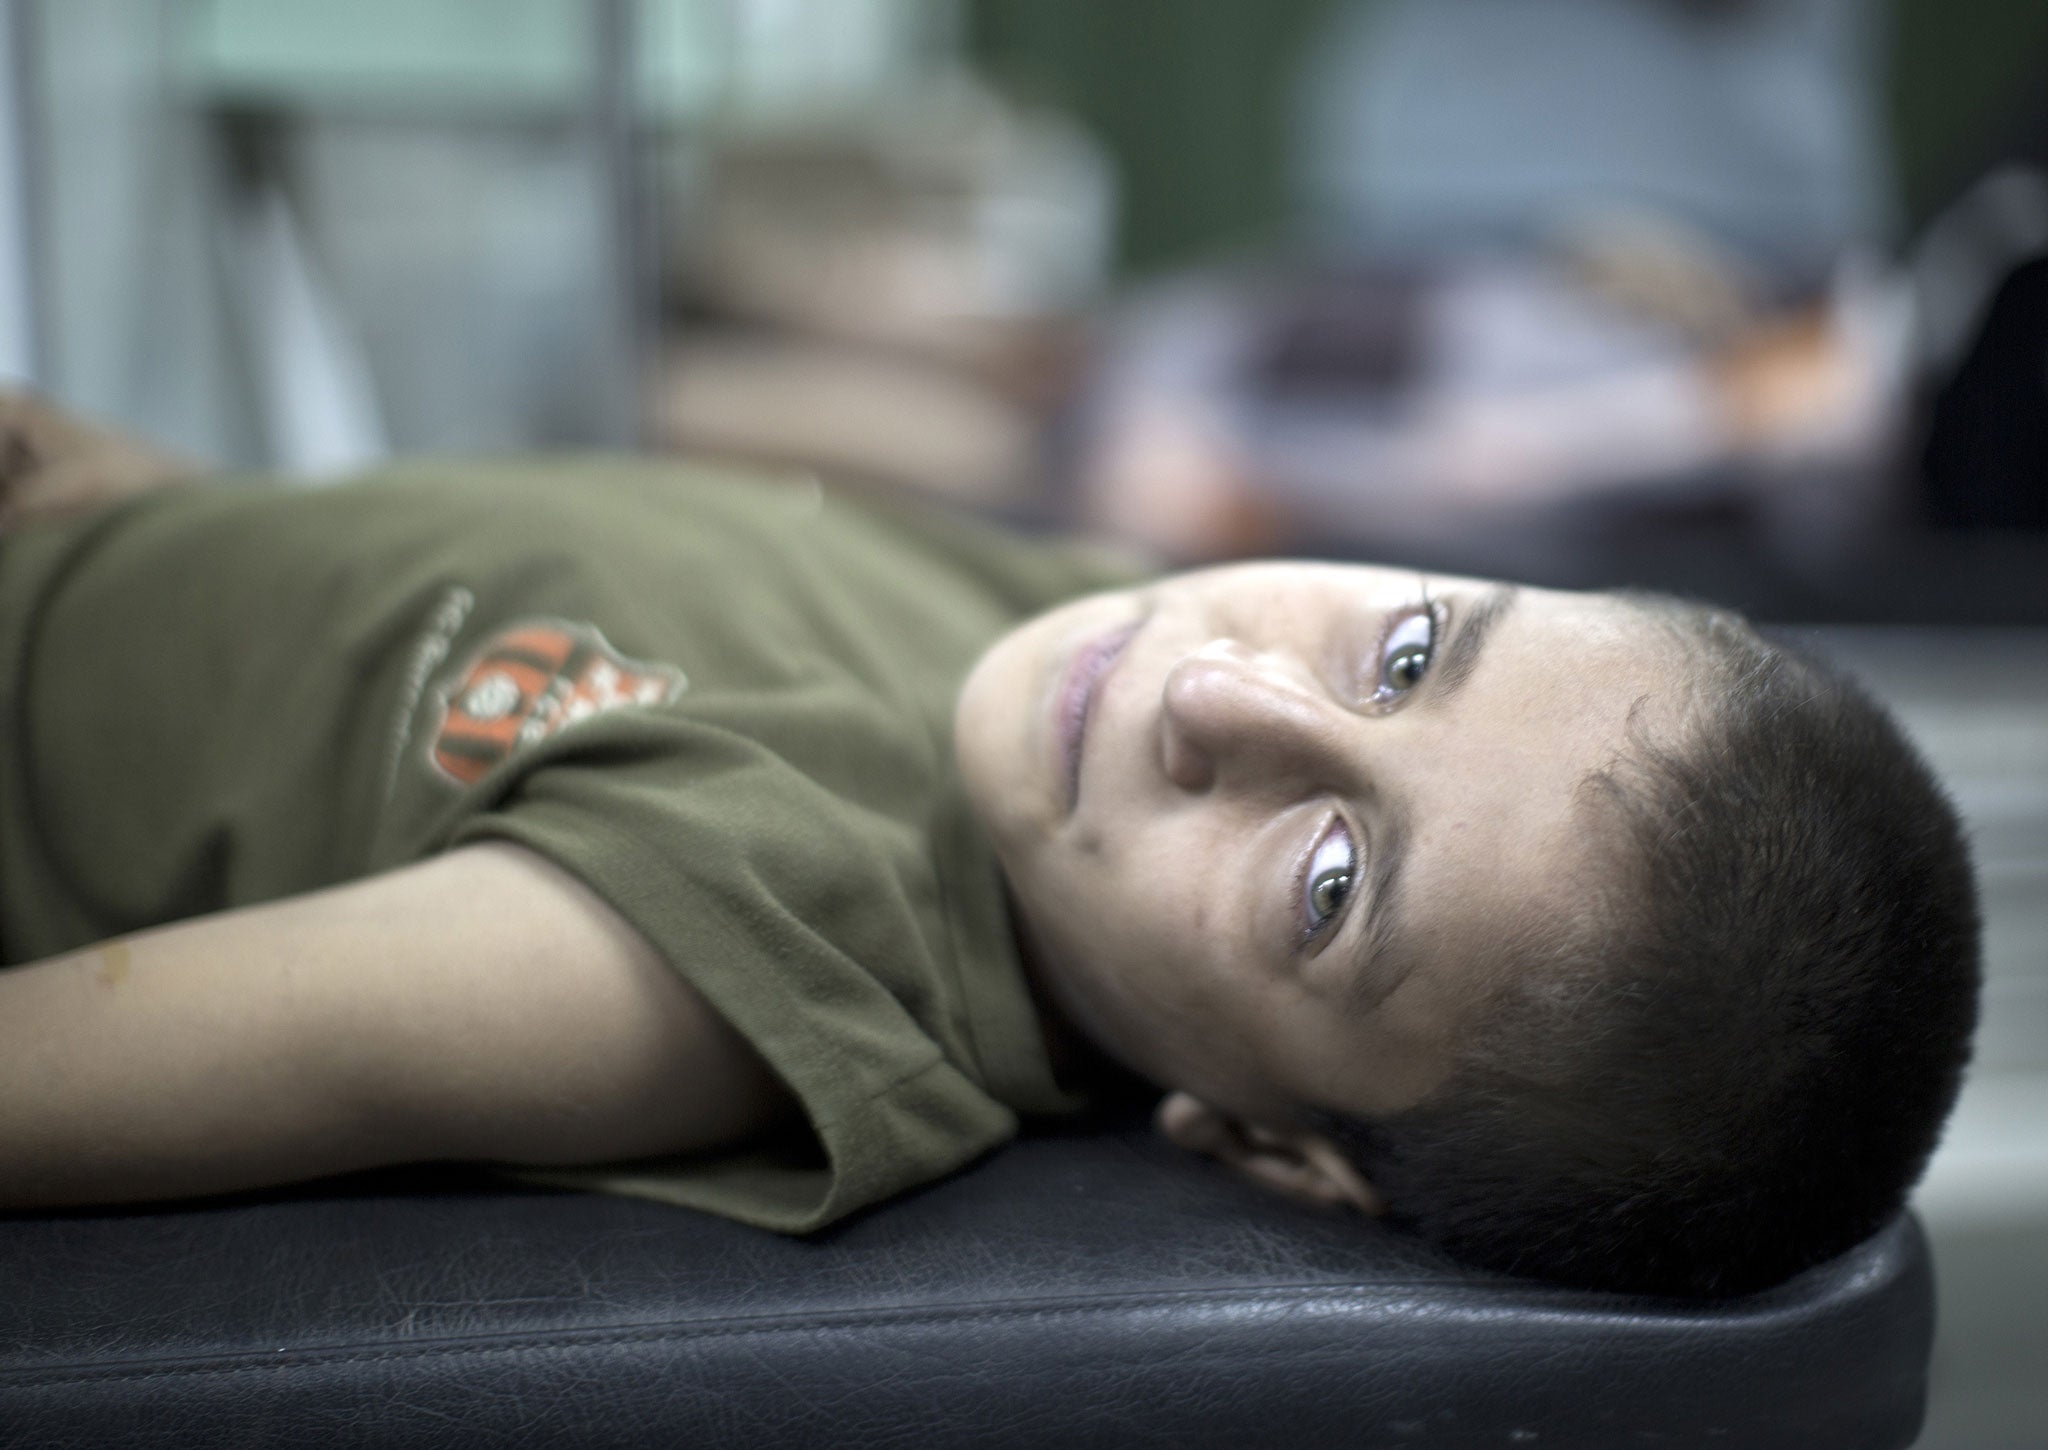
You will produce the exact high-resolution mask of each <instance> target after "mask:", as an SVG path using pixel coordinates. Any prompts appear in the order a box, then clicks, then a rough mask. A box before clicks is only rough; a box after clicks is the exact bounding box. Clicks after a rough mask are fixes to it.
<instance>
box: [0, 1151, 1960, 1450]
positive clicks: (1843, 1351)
mask: <svg viewBox="0 0 2048 1450" xmlns="http://www.w3.org/2000/svg"><path fill="white" fill-rule="evenodd" d="M0 1286H4V1293H0V1445H4V1446H7V1447H17V1446H19V1447H31V1446H33V1447H38V1450H40V1447H60V1446H80V1447H85V1446H90V1447H94V1450H104V1447H115V1446H120V1447H131V1446H132V1447H143V1446H206V1447H219V1446H240V1445H305V1446H330V1445H378V1446H395V1447H412V1446H420V1447H425V1446H449V1447H453V1446H470V1445H491V1446H510V1445H535V1446H643V1445H644V1446H692V1447H712V1446H749V1447H754V1446H784V1445H831V1446H859V1445H883V1446H905V1447H934V1446H951V1445H975V1446H1032V1447H1039V1446H1092V1445H1103V1446H1111V1445H1114V1446H1129V1445H1153V1446H1175V1447H1180V1446H1233V1447H1242V1446H1287V1447H1303V1446H1311V1447H1312V1446H1325V1445H1329V1446H1350V1445H1356V1446H1375V1447H1377V1446H1418V1447H1439V1446H1441V1447H1454V1446H1455V1447H1463V1446H1482V1445H1484V1446H1502V1447H1515V1450H1521V1447H1530V1450H1540V1447H1543V1446H1563V1447H1573V1450H1603V1447H1616V1450H1619V1447H1624V1446H1625V1447H1630V1450H1638V1447H1644V1446H1692V1445H1699V1446H1721V1447H1727V1450H1773V1447H1787V1450H1833V1447H1898V1446H1905V1445H1908V1444H1910V1443H1911V1441H1912V1439H1913V1437H1914V1435H1915V1433H1916V1432H1917V1430H1918V1428H1919V1424H1920V1417H1921V1413H1922V1406H1923V1398H1924V1394H1925V1384H1926V1369H1927V1360H1928V1351H1929V1342H1930V1338H1931V1335H1932V1329H1933V1289H1932V1282H1931V1278H1930V1272H1929V1263H1928V1255H1927V1247H1926V1242H1925V1240H1924V1238H1923V1236H1922V1233H1921V1231H1920V1228H1919V1226H1918V1225H1917V1224H1916V1223H1915V1221H1914V1220H1913V1219H1912V1218H1911V1217H1910V1216H1909V1217H1905V1218H1902V1219H1900V1220H1898V1221H1896V1222H1894V1223H1893V1224H1891V1225H1890V1226H1889V1227H1888V1228H1886V1229H1884V1230H1883V1231H1882V1232H1880V1233H1879V1234H1878V1235H1877V1236H1876V1237H1875V1238H1873V1239H1871V1240H1870V1241H1869V1242H1868V1243H1866V1244H1864V1245H1862V1246H1861V1247H1860V1248H1858V1249H1856V1250H1855V1251H1853V1252H1851V1253H1850V1254H1848V1255H1846V1256H1845V1257H1843V1258H1842V1259H1840V1260H1838V1261H1836V1262H1834V1263H1831V1264H1827V1265H1824V1266H1822V1267H1820V1268H1818V1269H1815V1270H1813V1271H1811V1272H1809V1273H1807V1274H1804V1275H1802V1276H1801V1277H1799V1278H1797V1279H1794V1280H1793V1281H1791V1282H1790V1283H1787V1284H1785V1285H1783V1286H1781V1287H1779V1288H1777V1289H1774V1290H1772V1291H1769V1292H1766V1293H1763V1294H1759V1295H1756V1296H1754V1297H1750V1298H1745V1299H1737V1300H1732V1301H1726V1302H1720V1303H1710V1304H1699V1303H1689V1302H1679V1301H1660V1300H1651V1299H1638V1298H1629V1297H1620V1296H1604V1295H1592V1294H1585V1293H1579V1292H1573V1291H1569V1290H1563V1289H1554V1288H1549V1287H1545V1286H1543V1285H1539V1284H1531V1283H1522V1282H1516V1281H1511V1280H1504V1279H1500V1278H1495V1277H1490V1276H1487V1275H1483V1274H1479V1273H1475V1272H1472V1271H1469V1270H1465V1269H1461V1268H1459V1267H1456V1266H1454V1265H1452V1264H1449V1263H1447V1262H1445V1261H1444V1260H1442V1259H1440V1258H1438V1257H1437V1256H1435V1255H1433V1254H1431V1253H1429V1252H1427V1251H1425V1250H1424V1249H1422V1248H1421V1247H1419V1246H1418V1245H1416V1244H1414V1243H1413V1242H1411V1241H1409V1240H1407V1239H1404V1238H1402V1237H1399V1236H1397V1235H1394V1234H1392V1233H1389V1232H1387V1231H1385V1230H1383V1229H1381V1228H1379V1227H1377V1226H1375V1225H1372V1224H1369V1223H1365V1222H1363V1221H1361V1220H1358V1219H1355V1218H1350V1217H1324V1216H1322V1215H1319V1214H1316V1213H1313V1212H1310V1211H1307V1210H1299V1209H1295V1208H1293V1207H1292V1206H1290V1205H1287V1204H1284V1203H1281V1202H1278V1201H1272V1200H1269V1199H1268V1198H1267V1197H1265V1196H1264V1195H1263V1194H1261V1193H1259V1192H1258V1191H1256V1190H1254V1189H1252V1188H1250V1187H1247V1186H1241V1185H1239V1184H1238V1183H1237V1182H1236V1181H1235V1180H1233V1179H1231V1178H1229V1177H1227V1176H1226V1175H1225V1174H1224V1173H1223V1172H1222V1171H1221V1170H1219V1169H1215V1168H1213V1167H1211V1166H1210V1165H1207V1164H1205V1163H1203V1162H1200V1161H1197V1160H1194V1159H1192V1158H1188V1157H1186V1156H1185V1155H1183V1154H1181V1153H1180V1152H1178V1151H1177V1150H1175V1149H1173V1148H1170V1147H1168V1146H1167V1145H1165V1144H1164V1143H1161V1142H1157V1141H1155V1140H1154V1139H1153V1138H1152V1137H1151V1135H1150V1134H1149V1133H1148V1132H1147V1131H1146V1130H1145V1129H1144V1128H1143V1127H1142V1126H1138V1125H1135V1124H1134V1125H1132V1126H1131V1127H1129V1128H1128V1129H1122V1130H1117V1131H1111V1132H1097V1133H1089V1134H1074V1135H1067V1136H1047V1137H1034V1138H1030V1139H1027V1140H1026V1141H1024V1142H1022V1143H1019V1144H1017V1145H1015V1146H1013V1147H1011V1148H1008V1149H1005V1150H1003V1151H1001V1152H999V1153H997V1154H995V1155H993V1156H992V1157H990V1158H989V1159H987V1160H986V1161H984V1162H982V1163H981V1164H979V1165H978V1166H976V1167H975V1168H973V1169H972V1170H970V1171H969V1172H967V1173H965V1174H963V1175H961V1176H959V1177H957V1178H955V1179H953V1180H952V1181H949V1182H946V1183H943V1184H940V1185H938V1186H937V1187H934V1188H932V1189H929V1190H926V1191H924V1192H922V1193H919V1194H917V1195H914V1196H913V1197H911V1198H909V1199H906V1200H903V1201H901V1202H898V1203H895V1204H893V1205H890V1206H888V1207H886V1208H884V1209H881V1210H879V1211H877V1212H873V1213H870V1214H867V1215H865V1216H863V1217H861V1218H859V1219H857V1220H855V1221H853V1222H851V1223H848V1224H845V1225H843V1226H841V1227H839V1228H837V1229H835V1230H833V1231H831V1232H828V1233H826V1234H823V1235H820V1236H818V1237H816V1238H813V1239H809V1240H794V1239H785V1238H779V1237H776V1236H773V1235H769V1234H765V1233H761V1232H757V1231H754V1230H751V1229H747V1228H743V1227H739V1226H737V1225H734V1224H730V1223H726V1222H724V1221H721V1220H718V1219H714V1218H709V1217H705V1216H701V1215H698V1214H694V1213H691V1212H688V1211H685V1210H681V1209H675V1208H669V1207H665V1206H663V1205H659V1204H654V1203H643V1202H637V1201H632V1200H627V1199H620V1198H611V1197H602V1196H597V1195H584V1194H575V1193H558V1192H549V1191H544V1190H538V1189H525V1188H520V1187H517V1186H508V1185H503V1184H499V1183H496V1182H494V1181H492V1180H489V1179H487V1178H481V1177H473V1176H467V1175H454V1174H440V1173H424V1174H412V1175H377V1176H370V1177H364V1178H357V1179H344V1180H338V1181H335V1182H333V1183H329V1184H324V1185H315V1186H314V1187H312V1188H310V1189H306V1190H301V1191H298V1192H293V1193H288V1194H276V1195H265V1196H262V1197H254V1198H246V1199H236V1200H224V1201H217V1202H212V1203H206V1204H200V1205H196V1206H185V1207H166V1208H148V1209H140V1210H131V1211H120V1212H92V1213H73V1214H61V1215H51V1216H40V1217H23V1216H16V1217H12V1218H0Z"/></svg>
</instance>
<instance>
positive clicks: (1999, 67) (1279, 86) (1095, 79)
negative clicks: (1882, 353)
mask: <svg viewBox="0 0 2048 1450" xmlns="http://www.w3.org/2000/svg"><path fill="white" fill-rule="evenodd" d="M1337 3H1340V0H967V17H968V36H969V44H970V46H971V48H972V50H973V52H974V54H975V55H976V57H977V58H978V59H979V60H980V62H981V63H982V64H983V65H984V66H985V67H986V68H987V69H988V70H989V71H990V73H991V74H993V75H994V76H995V77H996V78H997V80H998V81H999V82H1000V83H1002V84H1003V85H1004V86H1005V87H1006V88H1007V89H1008V90H1009V91H1010V92H1011V93H1012V94H1013V95H1016V96H1017V97H1019V98H1020V99H1024V100H1039V101H1047V102H1051V103H1055V104H1059V105H1062V106H1064V107H1066V108H1067V109H1069V110H1071V111H1072V112H1074V113H1075V114H1076V115H1078V116H1079V117H1080V118H1081V119H1082V121H1083V122H1085V123H1086V124H1087V125H1088V126H1090V127H1091V128H1092V129H1093V130H1094V131H1095V133H1096V135H1097V136H1098V137H1100V138H1101V139H1102V141H1103V142H1104V143H1105V144H1106V145H1107V146H1108V147H1109V150H1110V152H1111V154H1112V156H1113V157H1114V158H1115V160H1116V162H1117V165H1118V169H1119V173H1120V176H1121V179H1122V185H1123V189H1124V204H1125V211H1124V218H1123V228H1124V229H1123V235H1122V239H1121V253H1122V255H1121V261H1122V265H1123V268H1124V270H1125V271H1126V272H1143V271H1147V270H1152V269H1155V268H1159V267H1163V266H1171V265H1174V264H1177V263H1181V262H1186V261H1190V260H1193V259H1195V258H1199V257H1205V256H1211V255H1214V254H1216V253H1218V252H1227V251H1230V250H1232V249H1234V248H1238V247H1244V246H1253V245H1257V244H1258V243H1260V242H1261V241H1264V240H1268V239H1270V238H1271V237H1272V236H1273V235H1274V234H1275V233H1276V231H1277V230H1278V229H1279V227H1280V225H1281V224H1282V222H1283V221H1284V220H1285V217H1286V215H1287V209H1288V202H1289V197H1288V194H1287V185H1288V181H1287V170H1286V164H1285V161H1286V146H1287V135H1286V128H1287V116H1286V96H1287V90H1288V80H1289V73H1290V71H1291V70H1292V68H1293V66H1294V64H1295V62H1296V59H1297V57H1298V56H1299V55H1300V53H1301V50H1302V47H1303V45H1304V44H1305V43H1307V41H1308V40H1309V39H1310V38H1311V37H1312V35H1313V33H1314V31H1315V28H1316V25H1317V22H1318V21H1319V20H1320V19H1321V17H1322V16H1323V15H1324V14H1325V13H1327V12H1328V11H1329V10H1330V9H1332V8H1333V7H1334V5H1336V4H1337ZM1530 3H1537V0H1530ZM1891 10H1892V12H1893V14H1892V27H1893V29H1892V36H1893V43H1892V52H1891V56H1892V63H1891V77H1890V82H1889V87H1890V110H1891V117H1892V125H1893V132H1894V145H1895V146H1896V148H1897V157H1898V165H1899V173H1900V187H1901V190H1902V192H1903V194H1904V200H1905V203H1906V210H1907V215H1908V217H1909V218H1911V219H1914V220H1917V219H1919V218H1921V217H1924V216H1925V215H1926V213H1927V211H1928V210H1929V209H1930V208H1932V207H1935V206H1938V205H1939V204H1940V203H1941V202H1942V201H1944V200H1946V199H1947V197H1948V196H1949V195H1950V194H1951V193H1952V191H1953V190H1954V188H1955V187H1956V186H1957V185H1958V184H1959V183H1960V182H1961V181H1962V180H1963V179H1964V178H1965V177H1967V176H1968V175H1969V174H1970V172H1971V171H1972V170H1973V169H1974V167H1975V166H1976V165H1977V164H1979V163H1980V162H1981V160H1982V159H1983V157H1984V155H1985V154H1986V151H1985V148H1986V147H1987V146H1988V144H1989V135H1990V134H1991V133H1992V132H1995V131H1996V130H1997V129H1999V128H2000V127H2001V126H2002V125H2004V124H2006V123H2008V122H2009V121H2010V119H2011V118H2012V117H2013V116H2014V115H2015V113H2016V112H2017V111H2018V110H2019V108H2020V107H2021V105H2022V104H2023V102H2025V101H2026V100H2028V99H2031V100H2032V101H2033V104H2034V105H2035V106H2036V107H2042V108H2048V0H1894V3H1893V4H1892V5H1891ZM2030 89H2031V90H2032V91H2033V92H2034V94H2033V95H2032V96H2031V97H2029V96H2028V94H2027V92H2028V91H2029V90H2030Z"/></svg>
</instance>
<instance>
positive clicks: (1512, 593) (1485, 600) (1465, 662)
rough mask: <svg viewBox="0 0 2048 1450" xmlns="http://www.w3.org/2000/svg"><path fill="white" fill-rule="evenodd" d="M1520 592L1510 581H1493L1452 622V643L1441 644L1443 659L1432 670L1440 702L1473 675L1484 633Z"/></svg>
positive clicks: (1490, 629)
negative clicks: (1462, 613) (1503, 582)
mask: <svg viewBox="0 0 2048 1450" xmlns="http://www.w3.org/2000/svg"><path fill="white" fill-rule="evenodd" d="M1521 593H1522V591H1521V590H1520V589H1518V588H1517V587H1516V586H1514V585H1513V584H1496V585H1494V586H1493V588H1491V589H1489V590H1487V591H1486V592H1485V593H1484V594H1482V595H1480V596H1479V597H1478V598H1477V599H1475V600H1474V601H1473V602H1472V607H1471V608H1470V609H1467V610H1465V611H1464V617H1463V618H1462V619H1456V620H1453V621H1452V625H1453V628H1452V630H1451V642H1450V643H1449V644H1447V645H1445V646H1444V653H1443V658H1442V659H1440V660H1439V661H1437V664H1436V668H1435V669H1434V670H1433V671H1431V675H1432V677H1433V678H1432V683H1433V684H1434V686H1435V689H1434V692H1433V693H1434V694H1435V696H1436V698H1437V700H1438V702H1439V703H1441V702H1442V701H1444V700H1448V699H1449V698H1450V697H1451V696H1453V695H1455V694H1456V693H1457V692H1458V691H1459V690H1460V689H1462V688H1464V685H1465V682H1466V681H1467V680H1469V679H1471V678H1472V670H1473V668H1474V667H1475V666H1476V665H1477V664H1478V663H1479V649H1480V646H1482V645H1484V644H1485V643H1486V636H1487V635H1488V634H1490V633H1492V631H1493V627H1494V626H1495V625H1496V624H1499V623H1500V621H1501V618H1502V616H1504V615H1505V614H1506V613H1507V612H1508V611H1509V610H1510V609H1512V608H1513V607H1514V604H1515V600H1517V599H1518V598H1520V597H1521Z"/></svg>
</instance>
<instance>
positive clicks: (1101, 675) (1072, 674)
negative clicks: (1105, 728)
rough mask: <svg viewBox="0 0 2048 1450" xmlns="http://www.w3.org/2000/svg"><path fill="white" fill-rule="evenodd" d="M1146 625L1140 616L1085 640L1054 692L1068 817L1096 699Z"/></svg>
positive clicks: (1076, 793) (1075, 800) (1078, 789)
mask: <svg viewBox="0 0 2048 1450" xmlns="http://www.w3.org/2000/svg"><path fill="white" fill-rule="evenodd" d="M1144 622H1145V621H1144V619H1143V618H1142V617H1140V618H1138V619H1134V620H1132V621H1130V622H1129V623H1128V624H1123V625H1119V626H1118V627H1116V628H1115V629H1112V630H1108V631H1106V632H1104V633H1102V634H1098V635H1095V636H1093V637H1092V638H1090V639H1088V640H1086V641H1084V642H1083V643H1082V644H1081V646H1080V647H1079V648H1078V649H1076V650H1075V651H1074V653H1073V655H1072V656H1071V657H1070V658H1069V659H1068V661H1067V667H1066V669H1065V670H1064V671H1062V672H1061V675H1060V685H1059V689H1058V690H1056V691H1055V692H1054V693H1053V704H1052V709H1053V730H1054V736H1055V738H1056V739H1057V740H1058V742H1059V747H1060V758H1061V764H1062V765H1063V766H1064V768H1065V779H1066V783H1067V802H1066V806H1067V814H1068V815H1072V814H1073V811H1074V807H1075V806H1076V805H1078V804H1079V803H1080V798H1081V756H1082V752H1083V751H1084V749H1085V748H1086V745H1087V735H1088V725H1089V720H1090V717H1091V716H1092V715H1093V714H1094V711H1095V701H1096V697H1097V696H1098V695H1099V694H1100V693H1101V689H1102V683H1103V681H1104V680H1105V679H1106V678H1108V676H1109V672H1110V669H1111V668H1112V667H1113V666H1114V665H1115V664H1116V662H1117V660H1118V659H1119V658H1121V657H1122V655H1123V652H1124V646H1125V645H1127V644H1129V643H1130V642H1131V636H1132V635H1134V634H1136V633H1137V632H1138V627H1139V626H1140V625H1142V624H1143V623H1144Z"/></svg>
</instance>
